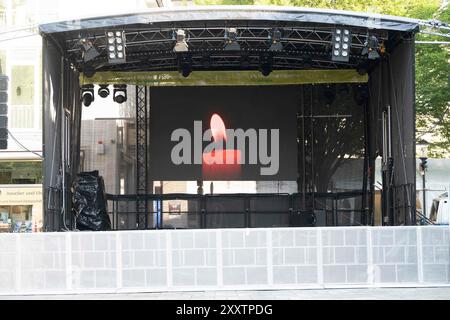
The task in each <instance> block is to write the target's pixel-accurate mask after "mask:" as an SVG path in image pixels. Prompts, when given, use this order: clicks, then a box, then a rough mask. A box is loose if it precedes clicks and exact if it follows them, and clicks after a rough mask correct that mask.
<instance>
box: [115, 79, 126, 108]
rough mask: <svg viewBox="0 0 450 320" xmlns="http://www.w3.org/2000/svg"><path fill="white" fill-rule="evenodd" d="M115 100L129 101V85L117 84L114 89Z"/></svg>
mask: <svg viewBox="0 0 450 320" xmlns="http://www.w3.org/2000/svg"><path fill="white" fill-rule="evenodd" d="M113 100H114V102H117V103H118V104H122V103H124V102H125V101H127V85H126V84H115V85H114V90H113Z"/></svg>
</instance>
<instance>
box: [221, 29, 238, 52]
mask: <svg viewBox="0 0 450 320" xmlns="http://www.w3.org/2000/svg"><path fill="white" fill-rule="evenodd" d="M225 38H226V39H227V40H226V41H227V43H226V44H225V47H224V50H226V51H239V50H241V45H240V44H239V43H238V42H237V29H236V28H228V29H226V30H225Z"/></svg>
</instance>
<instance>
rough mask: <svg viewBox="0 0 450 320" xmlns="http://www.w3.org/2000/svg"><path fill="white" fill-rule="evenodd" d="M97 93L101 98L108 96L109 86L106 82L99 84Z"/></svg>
mask: <svg viewBox="0 0 450 320" xmlns="http://www.w3.org/2000/svg"><path fill="white" fill-rule="evenodd" d="M98 95H99V96H100V97H102V98H106V97H107V96H109V88H108V85H107V84H101V85H100V88H98Z"/></svg>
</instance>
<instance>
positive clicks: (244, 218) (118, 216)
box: [107, 192, 371, 230]
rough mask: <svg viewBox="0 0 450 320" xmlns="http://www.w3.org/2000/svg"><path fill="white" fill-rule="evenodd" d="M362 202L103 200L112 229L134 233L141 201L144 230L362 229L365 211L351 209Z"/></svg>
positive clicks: (259, 197)
mask: <svg viewBox="0 0 450 320" xmlns="http://www.w3.org/2000/svg"><path fill="white" fill-rule="evenodd" d="M361 197H362V193H361V192H341V193H314V194H313V193H308V194H299V193H296V194H215V195H197V194H163V195H155V194H147V195H111V194H108V195H107V199H108V208H109V214H110V216H111V220H112V228H113V230H134V229H137V226H136V225H135V221H137V216H138V212H137V210H136V208H137V203H138V202H139V203H141V202H143V201H144V202H145V201H147V208H148V211H147V219H146V221H147V225H146V229H211V228H273V227H300V226H304V227H307V226H352V225H366V224H367V222H369V221H371V220H370V218H368V217H367V215H368V214H369V212H368V209H356V208H357V207H359V206H360V203H361ZM173 203H176V204H177V207H176V208H175V209H174V208H173V207H174V206H173ZM139 214H142V212H140V213H139Z"/></svg>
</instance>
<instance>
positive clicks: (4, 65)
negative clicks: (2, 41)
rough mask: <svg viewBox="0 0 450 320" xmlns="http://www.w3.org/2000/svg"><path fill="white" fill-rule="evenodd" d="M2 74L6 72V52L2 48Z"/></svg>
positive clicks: (0, 54)
mask: <svg viewBox="0 0 450 320" xmlns="http://www.w3.org/2000/svg"><path fill="white" fill-rule="evenodd" d="M0 68H1V70H0V74H6V53H5V51H3V50H0Z"/></svg>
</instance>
